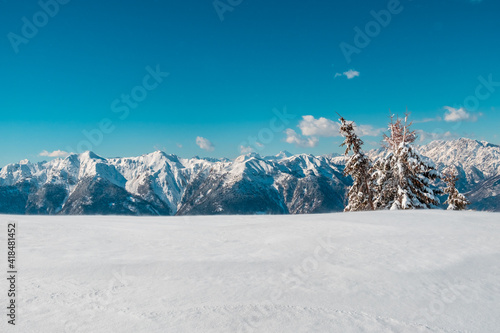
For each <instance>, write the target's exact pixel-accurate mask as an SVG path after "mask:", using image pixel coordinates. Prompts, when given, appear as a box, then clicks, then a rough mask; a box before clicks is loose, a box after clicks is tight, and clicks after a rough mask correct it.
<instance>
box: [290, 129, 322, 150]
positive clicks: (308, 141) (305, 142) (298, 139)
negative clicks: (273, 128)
mask: <svg viewBox="0 0 500 333" xmlns="http://www.w3.org/2000/svg"><path fill="white" fill-rule="evenodd" d="M285 133H286V139H285V141H286V142H288V143H290V144H295V145H296V146H299V147H316V145H317V144H318V141H319V140H318V138H316V137H314V136H313V137H309V138H305V137H303V136H301V135H300V134H298V133H297V132H295V131H294V130H293V129H291V128H287V129H286V130H285Z"/></svg>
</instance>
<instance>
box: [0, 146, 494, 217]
mask: <svg viewBox="0 0 500 333" xmlns="http://www.w3.org/2000/svg"><path fill="white" fill-rule="evenodd" d="M419 149H420V151H421V153H422V154H423V155H424V156H427V157H429V158H430V159H432V160H433V161H434V162H435V163H436V165H437V167H438V169H444V168H445V167H447V166H450V165H452V166H454V167H455V168H456V169H457V170H458V172H459V175H460V183H459V189H460V190H461V191H462V192H466V195H467V196H468V197H469V199H470V200H471V201H472V205H471V208H473V209H478V210H495V211H499V210H500V197H499V196H498V194H499V193H500V147H498V146H495V145H492V144H489V143H486V142H478V141H475V140H470V139H459V140H455V141H446V142H444V141H435V142H432V143H430V144H428V145H426V146H421V147H420V148H419ZM381 154H382V152H381V151H371V152H370V155H371V156H372V157H373V158H376V157H377V156H380V155H381ZM344 163H345V158H344V157H343V156H336V155H328V156H312V155H306V154H301V155H294V156H292V155H291V154H290V153H287V152H281V153H280V154H278V155H276V156H267V157H260V156H259V155H257V154H247V155H242V156H240V157H238V158H236V159H235V160H233V161H231V160H227V159H220V160H219V159H203V158H198V157H195V158H192V159H183V158H179V157H177V156H175V155H169V154H166V153H164V152H160V151H157V152H154V153H151V154H147V155H142V156H139V157H131V158H108V159H105V158H102V157H100V156H97V155H96V154H94V153H92V152H86V153H83V154H80V155H70V156H68V157H67V158H65V159H55V160H52V161H49V162H40V163H30V162H28V161H21V162H20V163H16V164H9V165H7V166H5V167H4V168H2V169H0V213H6V214H102V215H107V214H114V215H213V214H306V213H324V212H333V211H342V210H343V208H344V204H345V200H346V198H345V194H346V190H347V187H348V186H349V185H350V183H351V180H350V179H349V178H346V177H344V176H343V175H342V170H343V168H344Z"/></svg>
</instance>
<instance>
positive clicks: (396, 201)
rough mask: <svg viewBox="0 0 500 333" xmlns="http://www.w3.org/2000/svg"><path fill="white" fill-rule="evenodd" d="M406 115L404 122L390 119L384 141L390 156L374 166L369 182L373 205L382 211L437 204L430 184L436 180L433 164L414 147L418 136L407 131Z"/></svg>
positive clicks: (436, 174)
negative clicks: (373, 198) (372, 194)
mask: <svg viewBox="0 0 500 333" xmlns="http://www.w3.org/2000/svg"><path fill="white" fill-rule="evenodd" d="M411 125H412V124H411V123H408V113H407V114H406V116H405V118H404V122H403V119H399V118H396V120H394V118H393V117H391V122H390V123H389V135H384V141H385V143H386V148H387V149H388V151H389V153H388V154H387V155H386V157H385V158H383V159H381V160H380V161H378V162H377V163H376V168H375V169H374V171H373V173H372V174H373V177H372V181H373V183H374V184H375V187H376V199H375V204H376V206H377V208H382V209H417V208H432V207H435V206H436V205H438V204H439V199H438V198H437V194H438V192H437V191H436V190H434V189H432V186H431V182H432V181H434V180H435V179H437V178H438V177H439V173H438V172H437V171H436V169H435V167H434V165H433V164H432V162H430V161H426V160H425V159H424V158H423V157H422V156H421V155H420V154H419V153H418V152H417V151H416V150H415V148H414V147H413V145H412V143H413V142H414V141H415V140H416V138H417V136H416V134H415V131H411V130H410V126H411Z"/></svg>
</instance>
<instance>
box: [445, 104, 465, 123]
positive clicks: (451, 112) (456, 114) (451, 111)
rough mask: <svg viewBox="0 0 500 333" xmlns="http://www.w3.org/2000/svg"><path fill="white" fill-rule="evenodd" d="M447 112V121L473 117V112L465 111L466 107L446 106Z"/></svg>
mask: <svg viewBox="0 0 500 333" xmlns="http://www.w3.org/2000/svg"><path fill="white" fill-rule="evenodd" d="M444 108H445V110H446V113H445V114H444V120H445V121H448V122H450V121H460V120H469V119H470V118H471V114H470V113H468V112H467V111H465V109H464V108H460V109H455V108H452V107H451V106H445V107H444Z"/></svg>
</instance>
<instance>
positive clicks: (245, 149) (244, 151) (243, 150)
mask: <svg viewBox="0 0 500 333" xmlns="http://www.w3.org/2000/svg"><path fill="white" fill-rule="evenodd" d="M251 152H253V148H252V147H250V146H247V147H245V146H243V145H241V146H240V153H241V154H248V153H251Z"/></svg>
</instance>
